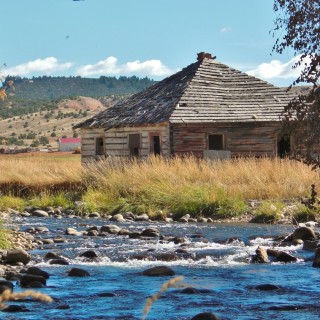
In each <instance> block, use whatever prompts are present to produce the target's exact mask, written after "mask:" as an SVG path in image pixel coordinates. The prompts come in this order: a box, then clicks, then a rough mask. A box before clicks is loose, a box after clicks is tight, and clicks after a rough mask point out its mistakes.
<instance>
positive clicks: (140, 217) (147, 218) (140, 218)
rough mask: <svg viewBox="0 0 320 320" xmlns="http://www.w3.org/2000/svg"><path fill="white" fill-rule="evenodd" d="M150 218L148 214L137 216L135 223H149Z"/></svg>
mask: <svg viewBox="0 0 320 320" xmlns="http://www.w3.org/2000/svg"><path fill="white" fill-rule="evenodd" d="M149 220H150V218H149V216H148V215H147V214H146V213H143V214H140V215H138V216H135V218H134V221H149Z"/></svg>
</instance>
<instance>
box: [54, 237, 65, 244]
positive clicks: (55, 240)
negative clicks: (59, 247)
mask: <svg viewBox="0 0 320 320" xmlns="http://www.w3.org/2000/svg"><path fill="white" fill-rule="evenodd" d="M53 242H54V243H65V242H67V240H66V239H65V238H62V237H57V238H54V239H53Z"/></svg>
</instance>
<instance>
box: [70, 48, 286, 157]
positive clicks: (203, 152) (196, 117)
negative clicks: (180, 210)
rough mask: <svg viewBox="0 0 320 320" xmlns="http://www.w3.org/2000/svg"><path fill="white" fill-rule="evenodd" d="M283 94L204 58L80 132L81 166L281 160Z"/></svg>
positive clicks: (81, 125) (82, 125)
mask: <svg viewBox="0 0 320 320" xmlns="http://www.w3.org/2000/svg"><path fill="white" fill-rule="evenodd" d="M291 99H292V95H290V94H288V93H287V92H286V90H285V89H283V88H278V87H275V86H273V85H271V84H269V83H267V82H265V81H262V80H260V79H257V78H255V77H252V76H249V75H247V74H246V73H243V72H241V71H238V70H235V69H233V68H230V67H228V66H227V65H224V64H222V63H220V62H218V61H216V59H215V58H213V57H212V56H211V55H210V54H208V53H204V52H201V53H199V54H198V59H197V61H196V62H195V63H192V64H190V65H189V66H187V67H186V68H184V69H183V70H181V71H179V72H177V73H175V74H174V75H172V76H170V77H168V78H165V79H164V80H162V81H160V82H158V83H156V84H155V85H153V86H151V87H149V88H147V89H146V90H144V91H142V92H139V93H137V94H134V95H132V96H130V97H129V98H127V99H126V100H124V101H121V102H119V103H118V104H116V105H114V106H113V107H111V108H109V109H106V110H104V111H102V112H101V113H99V114H98V115H96V116H94V117H92V118H90V119H88V120H86V121H84V122H82V123H79V124H77V125H76V126H75V127H74V128H75V129H76V128H80V134H81V137H82V146H81V150H82V159H83V160H84V161H85V160H87V159H92V158H99V157H101V156H102V157H105V156H121V157H133V156H134V157H147V156H148V155H150V154H155V155H162V156H165V157H169V156H172V155H186V154H193V155H195V156H196V157H199V158H211V159H216V158H218V159H224V158H230V157H239V156H256V157H261V156H277V155H279V156H283V155H285V154H287V153H289V152H290V148H292V141H290V138H288V137H281V136H280V134H279V133H280V115H281V112H282V111H283V109H284V106H285V105H287V104H288V102H289V101H290V100H291Z"/></svg>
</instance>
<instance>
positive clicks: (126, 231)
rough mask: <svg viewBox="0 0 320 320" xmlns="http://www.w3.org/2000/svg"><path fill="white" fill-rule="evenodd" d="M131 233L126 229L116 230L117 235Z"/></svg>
mask: <svg viewBox="0 0 320 320" xmlns="http://www.w3.org/2000/svg"><path fill="white" fill-rule="evenodd" d="M130 233H131V231H129V230H128V229H120V230H119V232H118V235H119V236H128V235H129V234H130Z"/></svg>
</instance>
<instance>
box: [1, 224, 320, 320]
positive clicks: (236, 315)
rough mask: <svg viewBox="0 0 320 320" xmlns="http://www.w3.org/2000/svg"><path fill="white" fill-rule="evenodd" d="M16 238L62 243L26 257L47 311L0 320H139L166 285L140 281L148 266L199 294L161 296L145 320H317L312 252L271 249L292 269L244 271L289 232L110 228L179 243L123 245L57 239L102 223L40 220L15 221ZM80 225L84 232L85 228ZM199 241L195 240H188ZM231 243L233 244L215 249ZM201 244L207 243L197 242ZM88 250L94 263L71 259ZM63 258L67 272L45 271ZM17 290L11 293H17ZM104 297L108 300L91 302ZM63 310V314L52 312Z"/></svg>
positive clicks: (40, 308) (122, 240)
mask: <svg viewBox="0 0 320 320" xmlns="http://www.w3.org/2000/svg"><path fill="white" fill-rule="evenodd" d="M17 223H18V224H19V225H20V229H21V230H25V229H27V228H29V227H31V226H33V227H34V226H46V227H48V228H49V230H50V233H49V234H42V235H40V237H42V238H53V237H54V236H55V235H61V236H64V237H65V238H66V239H67V240H68V242H67V243H62V244H56V245H47V246H44V247H43V248H39V249H37V250H34V251H32V252H31V254H32V256H33V260H32V263H31V264H33V265H36V266H38V267H40V268H41V269H43V270H45V271H47V272H49V273H50V275H51V276H50V278H49V279H48V281H47V287H46V288H43V289H39V290H40V291H41V292H43V293H46V294H49V295H50V296H52V297H53V298H54V299H55V302H54V303H52V304H45V303H39V302H30V301H24V302H19V303H16V304H23V305H25V306H26V307H27V308H28V309H29V310H30V311H29V312H23V313H11V314H6V313H1V314H0V318H1V319H7V320H9V319H10V320H18V319H25V320H28V319H30V320H31V319H32V320H34V319H55V320H58V319H69V320H71V319H128V320H130V319H141V318H142V315H143V314H142V310H143V308H144V305H145V302H146V298H147V297H148V296H150V295H153V294H155V293H156V292H157V291H158V290H159V289H160V287H161V286H162V284H163V283H164V282H165V281H167V280H169V279H170V277H146V276H143V275H142V271H143V270H145V269H147V268H149V267H152V266H156V265H167V266H169V267H171V268H172V269H173V270H174V271H175V273H176V275H182V276H184V283H185V284H186V285H187V286H188V287H194V288H196V289H198V290H199V292H198V293H195V294H185V293H182V292H181V291H182V289H175V288H173V289H169V290H168V291H166V292H165V293H164V294H163V295H162V297H161V298H160V299H159V300H158V301H157V302H155V303H154V304H153V306H152V308H151V310H150V313H149V314H148V317H147V319H150V320H151V319H167V320H168V319H175V320H183V319H184V320H187V319H191V318H192V317H193V316H194V315H196V314H198V313H200V312H212V313H214V314H216V315H218V316H219V317H220V318H221V319H250V320H258V319H259V320H261V319H271V318H272V319H274V320H275V319H308V320H313V319H319V318H320V316H319V315H320V303H319V302H320V285H319V284H320V269H317V268H312V266H311V265H312V258H313V255H314V254H313V252H308V251H303V250H302V246H301V245H300V246H290V247H284V248H279V249H281V250H285V251H288V252H290V253H292V254H293V255H295V256H296V257H298V258H299V262H297V263H290V264H283V263H270V264H250V263H249V262H248V261H249V258H250V255H252V254H254V253H255V249H256V248H257V246H258V245H263V246H265V247H270V246H272V245H273V242H272V237H274V236H277V235H285V234H288V233H290V232H291V231H292V227H290V226H270V225H257V224H218V225H211V224H181V223H174V224H165V223H137V222H133V223H128V222H126V223H118V224H117V225H118V226H120V227H123V228H127V229H129V230H131V231H142V230H143V229H144V228H146V227H150V226H152V227H156V228H157V229H159V230H160V232H161V235H164V236H183V237H186V238H187V240H188V241H187V243H184V244H174V243H173V242H166V241H159V239H152V240H138V239H129V238H128V236H118V235H116V236H114V235H108V236H106V237H99V236H98V237H82V236H81V237H77V236H65V235H64V231H65V230H66V228H67V227H74V228H76V229H77V230H85V229H86V228H87V226H102V225H106V224H114V223H109V222H106V221H103V220H100V219H95V220H83V219H78V218H73V219H70V218H63V219H60V220H56V219H51V218H48V219H43V218H18V221H17ZM85 225H87V226H85ZM195 234H202V235H203V238H198V237H194V235H195ZM230 237H236V238H239V239H240V240H241V241H234V242H233V243H230V244H223V242H224V241H225V240H226V239H228V238H230ZM204 239H206V240H207V241H205V240H204ZM181 248H183V249H186V250H187V252H188V255H181V254H180V255H179V259H178V260H177V261H171V262H163V261H141V260H135V259H132V258H130V257H131V256H132V255H134V254H138V253H139V254H142V253H143V254H156V253H169V252H170V253H173V252H175V250H177V249H181ZM89 249H92V250H94V251H95V252H96V253H97V254H98V255H99V258H98V259H97V260H95V261H94V262H88V261H85V260H84V259H83V258H79V257H78V255H79V254H80V253H82V252H84V251H86V250H89ZM49 251H50V252H56V253H58V254H60V255H62V256H64V257H66V258H67V259H68V261H69V263H70V265H68V266H58V265H54V266H53V265H49V264H48V262H47V261H45V260H44V259H43V257H44V255H45V254H46V253H47V252H49ZM72 267H80V268H83V269H86V270H87V271H88V272H89V273H90V276H89V277H85V278H77V277H68V276H67V272H68V271H69V270H70V269H71V268H72ZM261 284H273V285H277V286H279V287H280V289H278V290H274V291H261V290H257V289H256V288H255V287H256V286H257V285H261ZM20 290H21V289H20V287H19V286H18V285H17V286H16V287H15V291H20ZM101 293H112V294H114V295H113V296H112V295H111V296H104V297H102V296H99V294H101ZM63 304H68V305H70V309H67V310H60V309H56V307H57V306H59V305H63Z"/></svg>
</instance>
